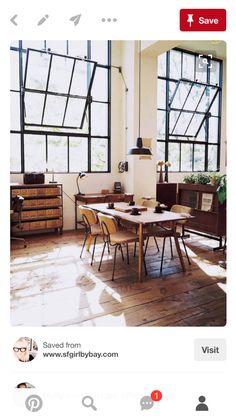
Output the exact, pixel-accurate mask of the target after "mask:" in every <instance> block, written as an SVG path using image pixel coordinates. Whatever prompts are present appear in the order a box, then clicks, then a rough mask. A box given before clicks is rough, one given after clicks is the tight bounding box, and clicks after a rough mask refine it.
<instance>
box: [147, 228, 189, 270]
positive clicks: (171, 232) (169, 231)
mask: <svg viewBox="0 0 236 419" xmlns="http://www.w3.org/2000/svg"><path fill="white" fill-rule="evenodd" d="M146 234H147V236H149V237H156V238H162V239H163V245H162V253H161V264H160V273H162V268H163V262H164V252H165V242H166V238H168V237H169V238H170V240H171V238H172V237H176V236H177V233H176V225H175V226H174V227H173V226H171V227H167V226H164V225H162V226H158V225H152V226H148V227H147V228H146ZM177 237H178V236H177ZM147 243H148V241H147ZM146 251H147V245H146V246H145V251H144V257H145V255H146ZM171 255H172V257H173V251H172V243H171ZM179 259H180V257H179ZM180 262H181V260H180Z"/></svg>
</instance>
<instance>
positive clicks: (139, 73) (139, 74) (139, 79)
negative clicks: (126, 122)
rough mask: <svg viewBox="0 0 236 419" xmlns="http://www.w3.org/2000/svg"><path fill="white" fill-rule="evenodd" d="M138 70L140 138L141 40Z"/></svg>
mask: <svg viewBox="0 0 236 419" xmlns="http://www.w3.org/2000/svg"><path fill="white" fill-rule="evenodd" d="M138 63H139V69H138V81H139V90H138V95H139V101H138V107H139V109H138V117H139V124H138V136H139V137H140V132H141V40H140V41H139V60H138Z"/></svg>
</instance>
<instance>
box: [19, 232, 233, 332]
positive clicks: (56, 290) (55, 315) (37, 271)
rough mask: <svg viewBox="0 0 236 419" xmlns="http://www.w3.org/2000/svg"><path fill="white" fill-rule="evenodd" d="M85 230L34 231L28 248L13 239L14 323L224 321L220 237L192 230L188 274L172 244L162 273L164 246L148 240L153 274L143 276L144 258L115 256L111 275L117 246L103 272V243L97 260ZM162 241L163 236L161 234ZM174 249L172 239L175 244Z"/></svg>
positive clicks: (206, 323)
mask: <svg viewBox="0 0 236 419" xmlns="http://www.w3.org/2000/svg"><path fill="white" fill-rule="evenodd" d="M82 241H83V235H82V234H81V233H80V232H75V231H73V232H64V233H63V235H62V236H59V235H57V234H52V233H49V234H40V235H37V236H34V237H28V238H27V243H28V246H27V248H23V247H22V244H18V243H17V242H13V244H12V253H11V321H12V325H13V326H80V327H87V326H121V327H122V326H224V325H225V323H226V289H225V287H226V284H225V283H226V278H225V276H226V271H225V270H224V269H223V268H221V267H220V266H219V264H218V262H219V260H222V259H223V255H222V251H217V252H213V251H212V248H213V247H214V246H216V245H217V242H215V241H214V240H210V239H206V238H203V237H200V236H197V235H191V237H190V238H189V239H187V240H186V241H185V242H186V245H187V248H188V252H189V256H190V258H191V262H192V264H191V266H190V267H189V265H188V264H187V260H186V257H185V258H184V259H185V263H186V267H187V271H186V272H185V273H183V272H182V271H181V268H180V264H179V260H178V258H177V255H176V253H175V249H174V259H171V257H170V249H169V244H168V243H167V244H166V251H165V263H164V268H163V273H162V276H160V273H159V267H160V253H157V249H156V247H155V244H154V241H153V240H152V239H150V245H149V246H148V252H147V256H146V264H147V269H148V276H144V280H143V282H142V283H139V282H137V276H138V275H137V272H138V266H137V262H138V259H137V257H136V258H133V256H132V253H133V246H132V245H130V265H127V263H126V262H125V263H124V262H123V261H122V259H121V256H120V254H118V258H117V267H116V273H115V280H114V281H111V270H112V264H113V252H112V253H111V254H110V255H109V254H105V257H104V262H103V265H102V270H101V272H98V262H99V260H100V255H101V249H102V243H101V241H100V242H98V244H97V246H96V252H95V263H94V265H93V266H92V267H91V266H90V260H91V253H90V252H87V251H84V255H83V259H80V256H79V255H80V250H81V245H82ZM158 243H159V246H160V248H161V244H162V241H161V240H159V241H158ZM173 248H174V246H173Z"/></svg>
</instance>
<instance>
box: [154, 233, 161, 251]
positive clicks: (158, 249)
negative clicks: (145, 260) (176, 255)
mask: <svg viewBox="0 0 236 419" xmlns="http://www.w3.org/2000/svg"><path fill="white" fill-rule="evenodd" d="M153 238H154V241H155V243H156V247H157V252H160V248H159V246H158V243H157V239H156V236H153Z"/></svg>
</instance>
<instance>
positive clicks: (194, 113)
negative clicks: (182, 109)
mask: <svg viewBox="0 0 236 419" xmlns="http://www.w3.org/2000/svg"><path fill="white" fill-rule="evenodd" d="M192 86H193V85H192ZM206 88H207V87H205V88H204V89H203V92H202V94H201V97H200V99H199V101H198V103H197V106H196V107H195V110H194V111H193V115H192V118H191V119H190V121H189V123H188V126H187V128H186V130H185V133H184V135H186V133H187V132H188V129H189V126H190V124H191V122H192V120H193V118H194V116H195V115H196V113H198V112H197V108H198V106H199V104H200V102H201V100H202V98H203V96H204V93H205V91H206ZM203 119H204V118H203Z"/></svg>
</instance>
